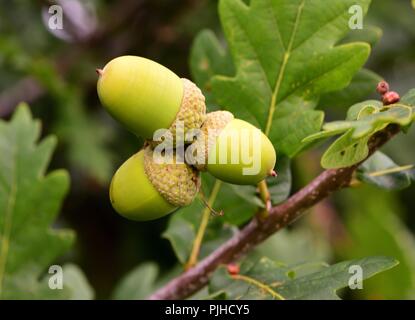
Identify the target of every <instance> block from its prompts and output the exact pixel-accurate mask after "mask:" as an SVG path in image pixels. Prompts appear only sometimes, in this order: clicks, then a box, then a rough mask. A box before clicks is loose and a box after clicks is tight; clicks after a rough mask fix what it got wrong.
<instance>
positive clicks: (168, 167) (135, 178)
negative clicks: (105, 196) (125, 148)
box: [110, 147, 200, 221]
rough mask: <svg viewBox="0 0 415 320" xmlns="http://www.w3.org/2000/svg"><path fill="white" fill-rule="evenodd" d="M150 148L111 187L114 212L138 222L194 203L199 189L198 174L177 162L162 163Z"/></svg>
mask: <svg viewBox="0 0 415 320" xmlns="http://www.w3.org/2000/svg"><path fill="white" fill-rule="evenodd" d="M163 161H164V160H163V159H162V156H161V155H158V156H157V155H156V153H153V151H152V150H151V148H150V147H147V148H145V149H143V150H141V151H140V152H138V153H136V154H135V155H133V156H132V157H131V158H129V159H128V160H127V161H126V162H125V163H124V164H123V165H122V166H121V167H120V168H119V169H118V170H117V172H116V173H115V175H114V177H113V179H112V181H111V186H110V199H111V204H112V206H113V207H114V209H115V210H116V211H117V212H118V213H119V214H120V215H122V216H124V217H126V218H128V219H131V220H137V221H146V220H153V219H157V218H161V217H163V216H165V215H167V214H169V213H171V212H173V211H174V210H176V209H177V208H179V207H184V206H187V205H189V204H191V203H192V201H193V199H194V197H195V196H196V195H197V193H198V191H199V188H200V177H199V173H198V172H197V170H195V169H194V168H192V167H191V166H189V165H187V164H185V163H179V162H178V161H176V156H174V157H173V162H172V163H163Z"/></svg>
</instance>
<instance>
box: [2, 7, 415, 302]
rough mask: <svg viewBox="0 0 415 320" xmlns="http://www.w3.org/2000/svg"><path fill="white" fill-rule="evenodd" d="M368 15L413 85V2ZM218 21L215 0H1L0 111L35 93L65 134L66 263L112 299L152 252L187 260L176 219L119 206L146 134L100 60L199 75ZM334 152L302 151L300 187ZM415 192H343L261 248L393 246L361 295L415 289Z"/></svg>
mask: <svg viewBox="0 0 415 320" xmlns="http://www.w3.org/2000/svg"><path fill="white" fill-rule="evenodd" d="M54 3H59V4H60V5H62V6H63V9H64V28H63V30H56V32H55V31H53V30H50V29H49V28H48V21H49V17H50V14H49V12H48V9H49V7H50V5H52V4H54ZM365 24H367V25H371V26H376V27H378V28H380V29H382V30H383V35H382V37H381V38H380V40H379V41H377V43H376V45H374V47H373V53H372V56H371V58H370V60H369V62H368V64H367V66H366V67H367V68H368V69H370V70H372V71H374V72H376V73H377V74H378V75H380V76H381V77H383V78H385V79H386V80H388V81H389V82H390V84H391V87H392V88H393V89H394V90H396V91H398V92H400V93H402V94H403V93H405V92H406V91H407V90H409V89H410V88H413V87H415V9H414V8H413V7H412V6H411V2H410V0H382V1H381V0H374V1H373V4H372V7H371V9H370V11H369V15H368V17H367V18H366V20H365ZM207 28H209V29H212V30H213V31H214V32H215V33H216V34H217V35H219V36H221V27H220V23H219V19H218V15H217V1H215V0H181V1H177V0H122V1H120V0H118V1H111V0H88V1H78V0H66V1H65V0H62V1H57V2H53V1H47V0H44V1H40V0H38V1H27V0H13V1H6V0H0V117H1V118H3V119H8V118H9V117H10V115H11V114H12V112H13V110H14V108H15V107H16V106H17V104H18V103H19V102H21V101H25V102H28V103H29V104H30V106H31V109H32V112H33V114H34V116H35V117H36V118H39V119H41V120H42V124H43V135H48V134H55V135H57V137H58V139H59V145H58V150H57V151H56V152H55V154H54V158H53V160H52V165H51V168H66V169H68V170H69V172H70V175H71V191H70V194H69V195H68V197H67V198H66V200H65V204H64V207H63V209H62V211H61V212H62V213H61V215H60V218H59V220H58V222H57V224H56V225H57V226H59V227H69V228H72V229H74V230H75V231H76V233H77V241H76V245H75V247H73V249H72V250H71V251H70V252H69V253H68V254H67V255H66V256H64V257H62V262H65V261H72V262H76V263H77V264H79V265H80V266H81V268H82V269H83V270H84V272H85V273H86V276H87V278H88V279H89V281H90V283H91V285H92V286H93V288H94V289H95V295H96V298H110V297H111V296H112V294H113V290H114V287H115V286H116V284H117V283H118V282H119V281H120V279H122V277H123V276H124V275H125V274H126V273H127V272H129V271H131V270H132V269H133V268H135V267H136V266H137V265H140V264H141V263H143V262H147V261H154V262H156V263H157V264H158V265H159V267H160V270H161V274H162V275H163V274H168V273H169V272H170V271H171V270H172V269H175V268H176V265H177V260H176V258H175V255H174V253H173V251H172V249H171V246H170V243H169V242H168V241H167V240H166V239H164V238H162V237H161V234H162V233H163V231H165V229H166V227H167V223H168V219H169V217H166V218H164V219H161V220H158V221H154V222H146V223H134V222H129V221H127V220H125V219H123V218H121V217H120V216H118V215H117V214H116V213H115V212H114V211H113V209H112V208H111V205H110V202H109V198H108V184H109V181H110V179H111V176H112V174H113V172H114V171H115V170H116V168H117V167H118V166H120V165H121V164H122V162H123V161H124V160H125V159H127V158H128V157H129V156H130V155H132V154H133V153H134V152H136V151H137V150H139V149H140V147H141V146H142V143H143V142H142V141H140V140H138V139H137V138H136V137H135V136H133V135H132V134H130V133H129V132H127V131H126V130H125V129H124V128H122V127H121V126H120V125H119V124H117V123H116V122H115V121H113V120H112V119H111V118H110V117H109V116H108V115H107V114H106V112H105V111H104V110H103V108H102V107H101V105H100V102H99V101H98V97H97V94H96V80H97V76H96V74H95V69H96V68H99V67H103V66H104V65H105V64H106V63H107V62H108V61H109V60H111V59H112V58H114V57H116V56H119V55H124V54H132V55H139V56H145V57H147V58H150V59H153V60H156V61H158V62H159V63H161V64H163V65H165V66H167V67H169V68H170V69H171V70H173V71H174V72H175V73H177V74H178V75H180V76H181V77H187V78H192V76H191V72H190V70H189V55H190V50H191V47H192V41H193V39H194V37H195V36H196V35H197V33H198V32H199V31H201V30H202V29H207ZM374 42H376V41H374ZM373 89H375V88H373ZM373 91H374V90H373ZM337 102H338V103H335V102H333V101H330V99H329V98H327V99H326V100H324V99H323V100H322V102H321V108H323V109H324V110H325V111H326V113H327V116H326V118H327V119H330V120H331V119H342V118H344V115H345V113H346V110H347V107H349V106H350V104H347V102H346V101H343V102H342V101H340V102H339V101H337ZM414 141H415V130H412V131H411V132H410V134H408V135H401V136H400V137H399V138H397V139H396V140H395V141H394V142H393V143H392V144H389V145H388V146H387V148H386V149H385V150H384V151H385V153H387V154H388V155H389V156H390V157H391V158H392V159H393V160H394V161H395V162H396V163H398V164H399V165H406V164H411V163H413V162H415V161H414V160H415V148H414ZM322 150H324V148H321V149H317V150H312V151H307V152H304V153H302V154H301V155H300V156H299V157H297V158H296V159H294V160H293V166H292V177H293V182H292V192H293V191H295V190H297V189H299V188H300V187H301V186H304V185H305V184H306V183H307V182H308V181H310V180H311V179H312V178H313V177H315V176H316V175H317V174H318V173H319V172H320V171H321V168H320V164H319V160H320V156H321V151H322ZM414 194H415V186H412V187H411V188H408V189H405V190H403V191H399V192H398V191H396V192H386V191H381V190H380V189H375V188H374V187H359V191H358V192H356V190H345V191H342V192H340V193H338V194H336V195H335V196H334V197H332V198H331V199H330V200H327V201H325V202H323V203H321V204H319V205H318V206H316V207H315V208H314V209H312V212H311V214H310V215H307V216H306V217H305V218H303V219H301V220H300V221H299V222H297V223H296V224H295V225H294V226H293V227H291V228H290V229H289V230H286V231H284V232H281V233H280V234H278V235H277V236H275V237H273V238H272V239H270V241H268V242H267V243H266V244H265V245H264V246H262V247H261V250H262V251H263V252H264V253H265V254H266V255H268V256H270V257H271V258H273V259H276V260H279V261H283V262H286V263H296V262H300V261H305V260H323V261H326V262H329V263H334V262H336V261H340V260H345V259H351V258H357V257H362V256H370V255H388V256H392V257H395V258H397V259H398V260H399V261H400V265H399V266H398V267H397V268H394V269H393V270H392V271H389V272H386V273H384V274H382V275H379V276H377V277H375V278H373V279H371V280H369V281H368V282H367V286H366V289H365V290H363V291H362V292H359V293H358V295H356V293H354V294H353V295H350V297H351V298H372V299H377V298H379V299H381V298H393V299H399V298H411V297H412V298H413V297H415V295H414V292H415V241H414V237H413V234H414V231H415V215H414V212H415V201H414ZM349 294H350V293H347V294H346V296H347V295H349Z"/></svg>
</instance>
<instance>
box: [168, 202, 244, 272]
mask: <svg viewBox="0 0 415 320" xmlns="http://www.w3.org/2000/svg"><path fill="white" fill-rule="evenodd" d="M236 198H238V197H236ZM238 199H239V198H238ZM238 201H239V203H242V204H243V205H244V210H246V211H248V212H249V210H248V209H247V208H246V204H245V203H243V202H241V201H240V200H238ZM214 206H215V207H216V204H214ZM204 209H205V205H204V204H203V203H202V202H201V201H200V200H199V199H196V200H195V201H193V203H192V204H191V205H190V206H188V207H185V208H182V209H180V210H179V211H177V212H175V213H174V214H173V215H172V216H171V217H170V220H169V223H168V226H167V229H166V231H164V233H163V237H164V238H166V239H167V240H169V241H170V244H171V245H172V248H173V251H174V253H175V254H176V256H177V258H178V260H179V262H180V263H182V264H186V262H187V260H188V259H189V257H190V253H191V251H192V247H193V243H194V240H195V238H196V234H197V231H198V228H199V225H200V222H201V218H202V212H203V211H204ZM239 210H241V209H240V208H239ZM248 219H249V218H248ZM234 231H235V229H234V227H232V226H230V225H228V224H224V222H223V220H222V219H220V218H219V217H212V218H211V219H210V222H209V225H208V228H207V229H206V233H205V235H204V237H203V243H202V246H201V249H200V256H199V257H200V258H203V257H205V256H207V255H208V254H210V253H211V252H213V251H214V250H215V249H216V248H217V247H218V246H219V245H220V244H222V243H223V242H224V241H226V240H227V239H229V238H230V237H231V236H232V235H233V234H234Z"/></svg>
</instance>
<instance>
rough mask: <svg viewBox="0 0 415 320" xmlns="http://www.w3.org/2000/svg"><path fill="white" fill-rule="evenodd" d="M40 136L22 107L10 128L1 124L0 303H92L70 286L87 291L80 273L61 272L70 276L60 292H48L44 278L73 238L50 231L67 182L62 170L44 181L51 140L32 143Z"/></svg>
mask: <svg viewBox="0 0 415 320" xmlns="http://www.w3.org/2000/svg"><path fill="white" fill-rule="evenodd" d="M39 136H40V123H39V122H38V121H34V120H33V119H32V117H31V114H30V111H29V107H28V106H27V105H24V104H22V105H20V106H18V108H17V110H16V112H15V114H14V116H13V118H12V119H11V121H10V122H4V121H1V120H0V298H1V299H67V298H71V297H91V293H90V291H89V293H88V292H87V291H86V289H85V290H84V292H83V293H82V294H81V293H80V292H79V291H74V290H72V289H73V287H71V284H72V283H74V282H75V281H76V282H78V283H84V288H89V285H87V284H86V281H85V278H84V277H83V275H80V272H78V271H79V269H77V270H75V269H74V268H73V267H68V268H65V267H64V268H63V276H64V279H65V272H66V271H67V272H68V274H69V277H68V279H69V280H68V281H67V283H66V284H65V282H64V290H52V289H50V288H49V287H48V279H49V276H50V275H46V276H44V272H45V270H48V269H49V266H50V265H51V264H52V263H53V261H54V260H55V259H56V258H58V257H59V256H60V255H62V254H63V253H65V252H66V251H67V250H68V248H69V247H70V245H71V244H72V243H73V240H74V233H73V232H72V231H70V230H63V229H60V230H56V229H52V228H51V227H50V225H51V224H52V223H53V221H54V219H55V218H56V215H57V212H58V211H59V208H60V206H61V203H62V200H63V198H64V196H65V194H66V193H67V191H68V188H69V176H68V174H67V173H66V172H65V171H62V170H57V171H54V172H52V173H49V174H48V175H46V176H45V171H46V168H47V165H48V163H49V161H50V158H51V155H52V151H53V149H54V148H55V145H56V139H55V138H54V137H47V138H45V139H43V140H42V141H41V142H40V143H37V140H38V139H39ZM68 270H69V271H68ZM71 288H72V289H71Z"/></svg>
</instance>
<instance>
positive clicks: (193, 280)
mask: <svg viewBox="0 0 415 320" xmlns="http://www.w3.org/2000/svg"><path fill="white" fill-rule="evenodd" d="M399 131H400V128H399V126H396V125H389V126H388V127H387V128H386V129H384V130H382V131H380V132H378V133H376V134H375V135H374V136H373V137H372V138H371V139H370V141H369V151H370V152H369V156H370V155H372V154H373V153H374V152H375V151H377V150H378V149H379V148H380V147H382V146H383V145H384V144H385V143H386V142H388V141H389V140H390V139H391V138H392V137H393V136H395V135H396V134H397V133H398V132H399ZM358 166H359V164H356V165H354V166H352V167H348V168H342V169H330V170H326V171H324V172H323V173H321V174H320V175H319V176H318V177H317V178H315V179H314V180H313V181H312V182H311V183H310V184H308V185H307V186H306V187H304V188H303V189H301V190H300V191H298V192H297V193H295V194H294V195H293V196H291V197H290V198H289V199H288V200H286V201H285V202H284V203H282V204H280V205H278V206H276V207H273V208H272V209H271V211H270V214H269V216H268V218H267V219H266V220H261V221H259V220H258V219H253V220H252V221H251V222H250V223H249V224H248V225H247V226H245V227H244V228H243V229H242V230H241V231H240V232H239V233H237V234H236V235H235V236H233V237H232V238H231V239H229V240H228V241H227V242H226V243H224V244H223V245H222V246H220V247H219V248H218V249H216V250H215V251H214V252H213V253H211V254H210V255H209V256H208V257H206V258H205V259H204V260H202V261H201V262H200V263H199V264H197V265H196V266H195V267H194V268H192V269H190V270H188V271H186V272H184V273H183V274H181V275H180V276H178V277H177V278H175V279H173V280H171V281H170V282H169V283H167V284H166V285H165V286H164V287H162V288H160V289H159V290H158V291H156V292H155V293H154V294H153V295H151V296H150V299H184V298H187V297H189V296H190V295H192V294H194V293H196V292H197V291H198V290H200V289H201V288H203V287H204V286H205V285H206V284H207V283H208V281H209V276H210V275H211V274H212V272H214V271H215V269H216V268H217V267H218V266H219V265H222V264H229V263H231V262H234V261H235V260H237V259H238V258H240V257H241V256H242V255H244V254H246V253H247V252H248V251H249V250H251V249H252V248H253V247H255V246H256V245H258V244H259V243H261V242H262V241H264V240H265V239H267V238H268V237H269V236H271V235H272V234H274V233H275V232H277V231H278V230H281V229H282V228H284V227H286V226H287V225H289V224H291V223H292V222H294V221H295V220H297V219H298V218H299V217H300V216H301V215H302V214H303V213H304V212H305V211H306V210H307V209H309V208H311V207H312V206H314V205H315V204H316V203H318V202H320V201H321V200H322V199H325V198H326V197H328V196H329V195H330V194H331V193H333V192H336V191H338V190H340V189H342V188H345V187H347V186H348V185H349V184H350V181H351V179H352V176H353V173H354V172H355V170H356V168H357V167H358Z"/></svg>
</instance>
